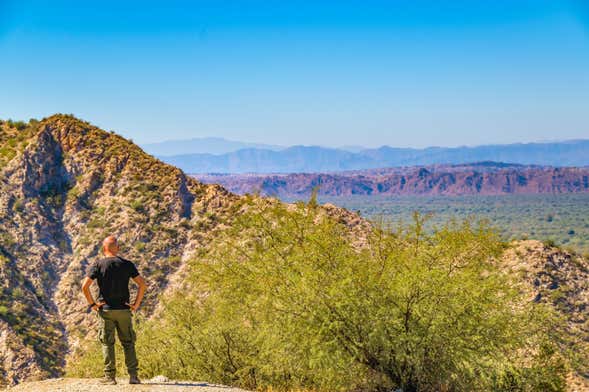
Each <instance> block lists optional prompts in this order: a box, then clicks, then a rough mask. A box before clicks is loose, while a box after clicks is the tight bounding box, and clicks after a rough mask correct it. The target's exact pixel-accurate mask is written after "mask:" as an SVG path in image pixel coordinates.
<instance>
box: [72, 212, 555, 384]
mask: <svg viewBox="0 0 589 392" xmlns="http://www.w3.org/2000/svg"><path fill="white" fill-rule="evenodd" d="M248 210H249V211H250V212H248V213H246V214H244V215H242V216H240V217H238V218H237V219H236V221H235V222H233V224H232V226H231V227H230V228H228V229H227V230H226V231H225V232H224V233H222V234H220V235H218V236H217V238H216V240H215V242H214V244H212V246H211V248H210V249H209V250H208V252H206V253H205V254H203V255H199V258H198V259H196V260H194V261H193V262H192V263H191V272H190V282H191V284H192V287H193V288H194V290H193V291H192V292H191V293H190V294H188V295H187V294H186V293H182V294H178V295H176V296H175V297H173V298H170V299H168V300H166V303H165V304H164V307H163V309H164V313H163V315H162V317H161V318H158V319H157V320H151V321H147V322H146V323H143V324H142V325H141V330H140V332H139V333H138V336H139V338H138V339H139V340H138V350H139V355H140V357H141V361H142V369H143V372H144V374H145V375H146V376H148V377H149V376H153V375H157V374H165V375H166V376H168V377H170V378H175V379H207V380H210V381H212V382H220V383H225V384H231V385H236V386H241V387H245V388H248V389H259V390H270V389H272V390H301V389H307V390H315V391H384V390H394V389H397V388H402V389H403V390H404V391H417V390H419V391H425V392H428V391H432V392H433V391H439V390H451V391H473V390H477V391H483V390H505V391H507V390H522V391H524V390H525V391H560V390H562V389H561V386H562V385H564V384H563V383H564V375H565V374H566V369H567V368H566V363H567V361H566V360H565V358H564V356H560V354H559V351H558V350H557V348H558V347H557V346H556V344H553V343H550V342H554V341H555V340H554V339H553V336H548V335H547V333H548V332H546V331H557V330H558V328H557V327H558V326H559V325H560V320H558V318H556V317H555V316H554V313H553V311H551V310H549V308H547V307H546V306H544V305H540V304H531V303H528V302H527V299H526V298H525V297H524V296H523V295H522V294H521V292H520V290H519V287H517V286H516V285H515V284H514V282H513V281H512V277H510V276H508V275H507V274H504V273H503V272H501V270H499V269H498V267H497V265H496V262H495V260H496V258H497V256H498V255H499V254H500V253H501V252H502V250H503V243H502V242H501V241H499V240H498V236H497V235H496V233H495V232H493V231H492V230H490V229H488V228H487V227H485V226H481V225H476V226H474V225H471V224H469V223H468V222H465V223H463V224H458V223H449V224H447V225H445V226H443V227H440V228H438V229H437V230H436V231H434V232H433V233H430V232H427V231H425V230H424V222H423V220H422V219H421V218H420V217H419V216H416V217H415V221H414V223H413V224H412V225H409V226H401V227H397V228H395V230H393V231H391V230H384V229H379V228H376V229H375V230H374V231H373V232H372V233H369V234H368V236H367V238H366V240H365V241H364V242H365V243H364V245H363V246H359V245H358V240H359V239H358V238H355V237H353V236H352V235H351V233H350V230H349V229H348V228H347V227H345V226H343V225H342V224H341V223H337V222H335V221H334V220H332V219H328V218H327V217H325V216H324V215H323V214H322V213H321V210H320V209H318V208H317V207H316V204H315V203H309V204H304V203H299V204H297V205H296V206H295V207H294V208H289V207H287V206H285V205H279V204H276V205H272V206H269V207H259V206H257V205H255V204H253V203H252V204H251V205H250V206H248ZM544 346H546V347H550V350H548V349H547V350H544V351H543V347H544ZM530 353H541V354H542V355H543V356H540V355H539V354H533V355H530ZM88 355H89V356H90V357H92V356H95V355H96V351H92V350H91V351H90V352H89V353H88ZM80 363H86V362H84V361H83V360H82V361H81V362H80ZM548 364H552V365H551V366H548ZM85 371H87V370H86V369H84V368H77V369H73V370H72V371H70V374H72V375H80V374H83V373H84V372H85ZM542 380H544V381H542ZM508 388H512V389H508Z"/></svg>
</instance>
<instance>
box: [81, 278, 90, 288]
mask: <svg viewBox="0 0 589 392" xmlns="http://www.w3.org/2000/svg"><path fill="white" fill-rule="evenodd" d="M91 285H92V280H91V279H88V278H87V277H86V278H84V279H82V291H87V290H89V289H90V286H91Z"/></svg>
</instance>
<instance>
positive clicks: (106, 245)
mask: <svg viewBox="0 0 589 392" xmlns="http://www.w3.org/2000/svg"><path fill="white" fill-rule="evenodd" d="M102 250H103V251H104V254H105V255H107V256H116V255H117V253H119V243H118V241H117V237H115V236H114V235H109V236H108V237H106V238H105V239H104V241H102Z"/></svg>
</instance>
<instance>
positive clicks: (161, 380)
mask: <svg viewBox="0 0 589 392" xmlns="http://www.w3.org/2000/svg"><path fill="white" fill-rule="evenodd" d="M128 382H129V379H128V378H117V383H118V384H117V385H101V384H99V383H98V379H84V378H51V379H49V380H43V381H33V382H25V383H22V384H19V385H16V386H14V387H10V388H7V389H5V391H10V392H87V391H92V392H94V391H96V392H121V391H123V392H144V391H145V392H156V391H157V392H165V391H170V392H176V391H178V392H185V391H195V392H247V391H245V390H243V389H239V388H232V387H227V386H223V385H215V384H209V383H207V382H196V381H172V380H168V379H166V378H165V377H161V376H158V377H155V378H153V379H151V380H146V381H143V384H141V385H129V383H128Z"/></svg>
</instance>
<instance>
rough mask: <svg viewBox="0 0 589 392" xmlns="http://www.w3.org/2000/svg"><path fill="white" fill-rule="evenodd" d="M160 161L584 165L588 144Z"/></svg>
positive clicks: (319, 167) (195, 166)
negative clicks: (491, 162) (488, 162)
mask: <svg viewBox="0 0 589 392" xmlns="http://www.w3.org/2000/svg"><path fill="white" fill-rule="evenodd" d="M161 158H162V159H163V160H164V161H166V162H168V163H170V164H172V165H175V166H178V167H180V168H182V169H183V170H184V171H186V172H188V173H296V172H303V173H304V172H306V173H309V172H330V171H342V170H361V169H374V168H380V167H394V166H415V165H433V164H461V163H469V162H481V161H495V162H509V163H519V164H525V165H530V164H531V165H549V166H589V140H571V141H564V142H552V143H526V144H522V143H518V144H506V145H486V146H477V147H429V148H424V149H413V148H394V147H388V146H383V147H380V148H376V149H365V150H361V151H359V152H351V151H346V150H343V149H341V148H340V149H336V148H326V147H306V146H295V147H289V148H286V149H284V150H281V151H272V150H270V149H260V148H247V149H241V150H237V151H233V152H230V153H227V154H220V155H213V154H183V155H173V156H161Z"/></svg>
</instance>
